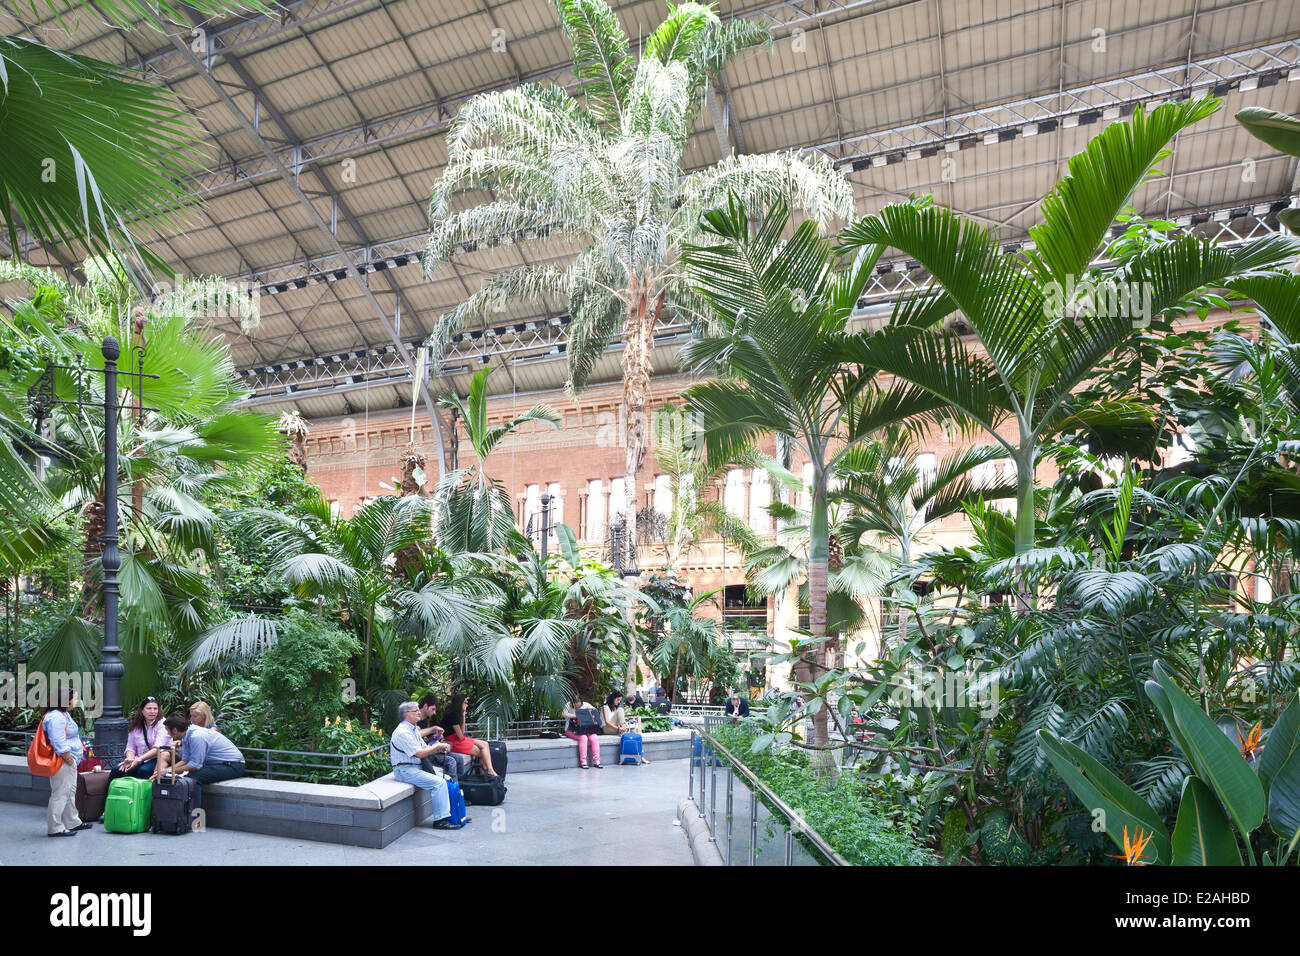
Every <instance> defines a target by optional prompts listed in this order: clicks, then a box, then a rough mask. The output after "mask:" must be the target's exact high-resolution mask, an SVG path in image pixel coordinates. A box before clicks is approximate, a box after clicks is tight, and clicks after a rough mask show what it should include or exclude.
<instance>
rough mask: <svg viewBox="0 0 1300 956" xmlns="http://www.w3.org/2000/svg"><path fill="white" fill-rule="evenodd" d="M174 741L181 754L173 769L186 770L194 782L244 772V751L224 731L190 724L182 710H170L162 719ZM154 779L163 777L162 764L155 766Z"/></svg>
mask: <svg viewBox="0 0 1300 956" xmlns="http://www.w3.org/2000/svg"><path fill="white" fill-rule="evenodd" d="M163 724H164V726H166V728H167V733H169V734H171V738H172V741H173V745H175V744H179V745H180V748H181V753H180V758H179V759H178V760H177V762H176V766H175V768H174V772H175V773H178V774H181V773H186V772H188V773H189V775H190V779H191V780H193V781H194V782H195V783H197V784H200V785H202V784H205V783H216V782H218V781H219V780H234V779H235V778H236V777H242V776H243V775H244V770H245V767H244V755H243V754H242V753H240V752H239V748H238V747H236V746H235V745H234V744H232V743H231V742H230V741H229V740H228V739H226V737H225V736H224V735H223V734H219V733H217V732H216V731H215V730H209V729H208V728H207V727H199V726H198V725H196V724H191V723H190V722H189V721H188V720H186V719H185V717H184V716H183V715H182V714H172V715H171V716H170V717H168V718H167V719H166V720H165V721H163ZM153 775H154V779H159V778H161V777H162V766H161V765H160V766H159V767H158V768H157V769H155V770H154V774H153Z"/></svg>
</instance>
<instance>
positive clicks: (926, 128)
mask: <svg viewBox="0 0 1300 956" xmlns="http://www.w3.org/2000/svg"><path fill="white" fill-rule="evenodd" d="M569 70H570V68H569V67H568V66H567V65H565V66H562V67H555V68H551V69H548V70H545V71H541V72H536V73H530V74H526V75H525V76H524V79H525V80H528V81H530V82H532V81H545V80H557V79H559V78H561V77H563V76H564V75H566V74H567V73H568V72H569ZM1293 70H1300V40H1296V39H1289V40H1283V41H1280V42H1278V43H1272V44H1268V45H1266V46H1261V47H1254V48H1251V49H1247V50H1239V51H1236V52H1233V53H1224V54H1217V55H1207V56H1202V57H1201V58H1200V59H1198V60H1195V61H1188V62H1183V63H1178V64H1175V65H1172V66H1168V67H1163V68H1161V69H1158V70H1145V71H1142V72H1140V73H1136V74H1132V75H1129V76H1122V77H1117V78H1114V79H1110V80H1102V81H1098V82H1093V83H1085V84H1081V85H1078V86H1073V87H1070V88H1068V89H1059V90H1053V91H1051V92H1048V93H1042V94H1039V95H1036V96H1030V97H1022V98H1020V99H1016V100H1011V101H1008V102H1005V103H1000V104H994V105H986V106H980V107H976V108H974V109H969V110H963V111H960V112H948V111H947V110H944V111H942V112H941V113H940V115H937V116H932V117H930V118H928V119H924V120H920V121H918V122H915V123H907V124H904V125H901V126H890V127H881V128H879V129H876V130H870V131H867V132H864V133H859V134H856V135H853V136H848V137H845V138H843V139H839V138H837V139H834V140H831V141H828V142H818V143H805V144H801V145H798V146H795V147H792V148H795V149H806V150H811V151H814V152H820V153H823V154H825V155H827V156H829V157H830V158H831V160H832V161H834V162H836V163H837V164H852V166H853V168H854V169H865V168H866V167H867V166H871V165H875V166H885V165H889V164H893V163H896V162H902V161H903V160H905V159H919V158H923V157H928V156H933V155H935V154H936V153H937V152H938V151H939V150H940V149H945V150H947V151H950V152H955V151H956V150H959V149H967V148H969V147H972V146H976V145H990V144H993V143H999V142H1005V141H1007V140H1009V139H1015V138H1016V137H1017V136H1020V135H1033V134H1034V133H1040V132H1043V133H1045V132H1051V131H1053V130H1055V129H1057V128H1058V127H1065V128H1070V127H1074V126H1087V125H1089V124H1091V123H1095V122H1097V121H1098V120H1102V119H1113V118H1117V117H1120V116H1125V115H1128V114H1130V113H1132V111H1133V108H1134V107H1135V106H1136V105H1137V104H1139V103H1148V104H1149V103H1152V102H1154V101H1164V100H1168V99H1177V98H1181V97H1184V96H1189V95H1192V94H1194V93H1197V92H1204V93H1211V92H1212V93H1214V94H1215V95H1222V94H1223V93H1226V92H1227V91H1228V90H1230V89H1235V88H1239V87H1240V86H1241V84H1242V82H1243V81H1245V82H1247V83H1251V82H1253V83H1255V84H1256V85H1257V86H1259V87H1264V86H1271V85H1274V84H1276V83H1277V82H1279V81H1285V80H1286V79H1287V78H1288V76H1289V75H1290V73H1291V71H1293ZM517 82H518V81H516V80H514V79H511V80H508V81H503V82H502V83H500V84H497V85H495V86H492V87H487V88H485V89H480V90H475V91H473V92H470V93H464V94H461V95H459V96H455V97H452V98H449V99H447V100H444V101H443V102H441V103H439V104H436V105H434V106H428V107H420V108H418V109H414V110H407V111H404V112H402V113H398V114H395V115H393V116H390V117H387V118H385V119H382V120H376V121H375V122H370V123H365V124H363V125H361V126H354V127H350V128H348V129H343V130H337V131H335V132H331V133H327V134H325V135H323V136H317V137H313V138H311V139H307V140H304V141H303V142H302V143H300V144H296V145H292V146H287V147H284V148H282V149H277V150H274V156H273V157H267V156H264V155H263V156H254V157H250V158H248V159H242V160H238V161H235V162H231V163H225V164H222V165H221V166H218V167H216V168H215V169H212V170H210V171H208V172H206V173H203V174H201V175H199V176H195V177H193V178H191V179H189V180H187V181H186V184H185V185H186V188H187V189H189V190H190V192H192V193H193V194H194V195H196V196H201V197H205V198H206V197H211V196H213V195H218V194H220V193H223V192H226V191H228V190H230V189H234V188H239V187H242V186H244V185H246V184H250V183H254V182H259V181H261V180H264V179H269V178H272V177H274V176H275V175H276V170H275V167H276V165H282V166H285V167H287V168H291V169H296V170H301V169H303V168H305V167H308V166H312V165H317V164H322V163H329V162H337V161H339V160H342V159H345V158H347V157H349V156H355V155H358V154H360V153H364V152H366V151H368V150H371V149H375V148H376V147H378V146H381V145H388V144H393V143H398V142H402V141H404V140H407V139H414V138H419V137H423V136H431V135H437V134H439V133H443V132H446V130H447V129H448V127H449V126H450V125H451V121H452V119H453V118H454V116H455V114H456V112H457V111H458V110H459V108H460V107H461V106H462V105H463V104H464V103H466V102H467V101H469V100H470V99H472V98H473V97H475V96H478V95H479V94H481V93H484V92H490V91H491V90H495V89H509V88H510V87H513V86H515V85H517ZM758 118H759V119H761V117H758ZM731 119H732V121H733V123H734V121H735V117H734V115H733V116H732V117H731ZM1031 127H1032V133H1031V132H1029V130H1030V128H1031Z"/></svg>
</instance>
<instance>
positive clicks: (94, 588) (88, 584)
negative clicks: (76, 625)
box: [81, 497, 107, 621]
mask: <svg viewBox="0 0 1300 956" xmlns="http://www.w3.org/2000/svg"><path fill="white" fill-rule="evenodd" d="M106 528H107V525H106V524H105V513H104V500H103V498H102V497H97V498H95V500H94V501H92V502H91V503H90V504H89V505H88V506H87V507H86V543H85V545H84V546H83V548H82V558H83V563H82V570H81V616H82V617H83V618H85V619H86V620H87V621H98V620H99V614H100V611H99V582H98V581H96V580H95V569H96V567H97V566H98V564H99V561H100V559H101V558H102V557H103V555H104V531H105V530H106Z"/></svg>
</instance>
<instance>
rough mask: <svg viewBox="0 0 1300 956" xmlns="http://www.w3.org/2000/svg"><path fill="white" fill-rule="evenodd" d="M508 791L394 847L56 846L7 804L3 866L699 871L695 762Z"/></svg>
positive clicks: (237, 838) (26, 811)
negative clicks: (450, 825) (688, 816)
mask: <svg viewBox="0 0 1300 956" xmlns="http://www.w3.org/2000/svg"><path fill="white" fill-rule="evenodd" d="M506 784H507V786H508V787H509V794H508V795H507V797H506V802H505V803H504V804H502V805H501V806H499V807H470V808H469V814H470V818H471V820H472V822H471V823H470V824H469V826H467V827H465V829H463V830H459V831H455V832H443V831H435V830H431V829H429V828H428V827H427V826H425V827H418V828H416V829H415V830H412V831H411V832H409V833H407V834H406V835H404V836H403V837H402V838H401V839H400V840H398V841H397V842H396V843H394V844H392V845H391V846H389V847H387V848H386V849H383V850H367V849H361V848H359V847H345V846H334V845H331V844H327V843H312V842H308V841H304V840H292V839H285V838H281V837H274V836H263V835H261V834H256V833H241V832H238V831H234V830H215V829H214V830H208V831H207V832H205V833H192V834H187V835H186V836H184V837H169V836H156V835H154V834H150V833H137V834H117V833H105V832H104V830H103V828H102V827H101V826H100V825H98V824H96V826H95V828H94V829H93V830H88V831H85V832H83V833H79V834H78V835H77V836H75V837H70V838H68V839H64V840H50V839H48V838H47V837H46V836H45V808H44V807H43V806H41V807H33V806H24V805H22V804H17V803H0V865H5V866H12V865H42V864H50V865H69V864H77V865H81V866H85V865H94V864H105V863H108V864H125V865H132V864H141V865H145V866H150V865H156V864H159V863H172V864H181V863H183V864H189V865H196V864H197V865H205V866H222V865H227V864H235V865H241V866H255V865H272V866H276V865H278V866H284V865H293V866H311V865H314V864H321V865H326V864H327V865H335V866H337V865H363V866H370V865H373V866H382V865H387V864H398V865H401V864H407V865H409V864H420V865H428V864H439V863H471V864H515V865H519V864H549V865H556V864H559V865H565V864H575V865H592V864H602V863H608V864H618V863H623V864H627V863H632V864H642V865H665V866H690V865H691V851H690V848H689V847H688V846H687V844H686V837H685V836H684V835H683V833H682V829H681V827H677V826H674V825H673V818H674V816H675V815H676V808H677V802H678V800H680V799H681V797H682V796H683V795H684V794H685V793H686V786H687V761H685V760H665V761H656V762H655V763H653V764H651V765H650V766H646V767H618V766H611V765H606V767H605V769H603V770H594V769H593V770H577V769H571V770H555V771H544V772H538V773H521V774H515V775H511V776H508V777H507V778H506Z"/></svg>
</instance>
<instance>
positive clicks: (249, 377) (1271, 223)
mask: <svg viewBox="0 0 1300 956" xmlns="http://www.w3.org/2000/svg"><path fill="white" fill-rule="evenodd" d="M1290 202H1291V200H1290V198H1289V197H1286V198H1282V197H1279V198H1276V199H1273V200H1269V201H1264V202H1256V203H1252V204H1248V205H1241V206H1236V207H1219V208H1213V209H1203V210H1199V211H1196V212H1185V213H1182V214H1180V215H1177V216H1175V222H1177V223H1178V224H1179V225H1180V226H1181V227H1183V228H1184V229H1187V230H1190V231H1194V232H1196V233H1198V234H1200V235H1204V236H1207V237H1209V238H1212V239H1214V240H1216V241H1217V242H1219V243H1220V244H1222V245H1224V246H1234V245H1239V244H1241V243H1243V242H1246V241H1249V240H1251V239H1258V238H1260V237H1262V236H1266V235H1272V234H1275V233H1277V232H1278V223H1277V213H1278V212H1280V211H1281V210H1283V209H1286V208H1287V207H1288V206H1289V205H1290ZM1122 228H1123V227H1122V226H1116V227H1115V228H1114V230H1113V231H1114V233H1115V234H1116V235H1118V233H1119V232H1120V231H1121V230H1122ZM417 238H418V240H419V241H420V242H423V236H422V235H421V236H420V237H417ZM1003 248H1004V250H1005V251H1008V252H1011V251H1015V250H1018V249H1031V248H1033V243H1032V242H1031V241H1029V240H1028V238H1027V237H1026V238H1022V239H1020V240H1011V241H1008V242H1005V243H1004V244H1003ZM1096 264H1097V265H1099V266H1102V267H1105V265H1106V263H1104V262H1102V261H1101V260H1098V262H1097V263H1096ZM929 281H930V277H929V275H928V273H926V272H925V270H923V269H921V268H920V265H919V263H916V262H915V261H910V260H908V259H906V258H901V257H900V258H892V259H887V260H883V261H881V262H880V263H879V264H878V265H877V267H876V272H875V274H874V275H873V276H872V277H871V280H870V281H869V282H868V284H867V287H866V289H865V291H864V293H863V295H862V297H861V299H860V300H859V306H860V307H862V308H866V307H868V306H871V305H876V304H880V303H889V302H892V301H894V300H896V299H897V298H899V297H900V296H902V295H904V294H906V293H907V292H909V291H913V290H917V289H922V288H924V287H925V286H926V285H927V284H928V283H929ZM568 328H569V316H567V315H563V316H534V317H529V318H523V319H514V320H511V321H509V322H503V323H500V324H498V325H495V326H492V327H489V328H486V329H484V328H478V329H473V330H467V331H465V332H462V333H460V334H459V335H457V336H455V338H454V339H453V340H452V342H451V344H450V347H449V348H448V352H447V355H446V357H445V358H444V360H443V363H442V367H441V369H440V372H441V374H443V375H447V376H454V375H463V374H466V373H469V372H473V371H475V370H477V369H478V368H480V367H481V366H483V365H486V364H487V363H488V362H490V361H491V360H492V359H494V358H497V357H510V358H512V359H514V360H517V361H548V360H558V359H562V358H564V356H565V354H566V352H567V347H568ZM688 332H689V328H688V326H687V323H685V322H684V321H680V320H677V319H675V318H672V317H668V316H664V317H661V318H660V320H659V323H658V325H656V327H655V339H656V342H657V343H659V344H666V343H670V342H673V341H678V340H680V339H681V338H682V337H683V336H685V335H686V334H687V333H688ZM418 344H419V342H418V340H415V339H412V340H410V342H409V343H408V345H409V346H416V345H418ZM618 347H620V345H619V343H614V345H613V348H615V349H617V348H618ZM240 375H241V376H242V378H243V380H244V384H245V386H246V387H247V388H249V389H250V390H251V391H252V392H253V397H252V398H251V399H250V401H251V402H252V403H254V404H266V403H275V402H289V401H294V400H296V399H299V398H309V397H312V396H322V395H328V394H333V393H336V392H339V391H348V390H351V389H355V388H365V387H370V386H374V385H402V384H409V382H410V370H409V368H408V367H407V366H405V365H404V364H403V363H402V361H401V359H400V356H398V355H397V353H396V349H395V348H394V346H392V345H386V346H383V347H381V348H376V349H356V350H352V351H347V352H340V353H335V354H332V355H317V356H304V357H301V358H297V359H294V360H291V361H286V362H278V363H264V364H258V365H254V366H249V367H245V368H243V369H241V370H240Z"/></svg>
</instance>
